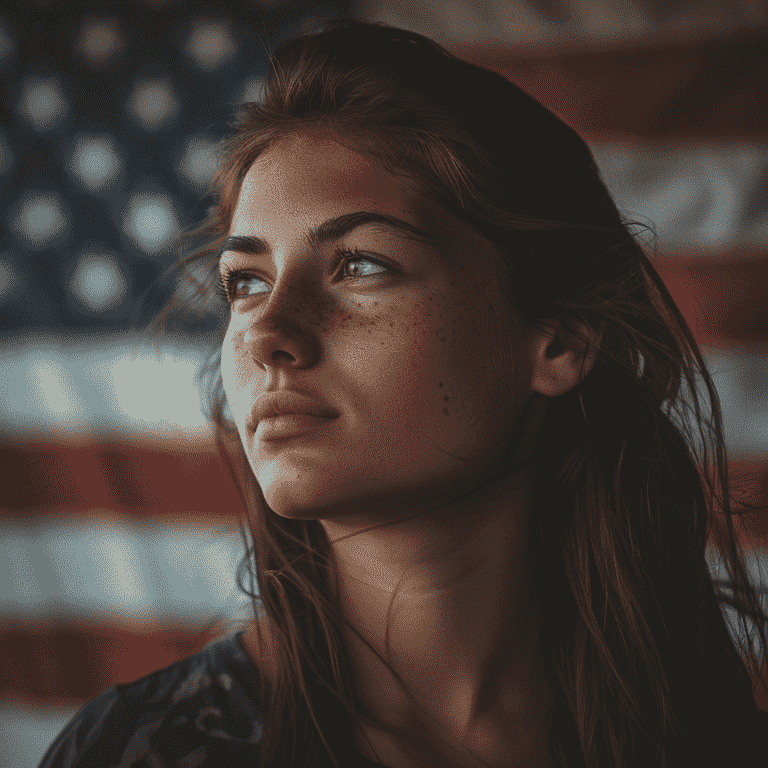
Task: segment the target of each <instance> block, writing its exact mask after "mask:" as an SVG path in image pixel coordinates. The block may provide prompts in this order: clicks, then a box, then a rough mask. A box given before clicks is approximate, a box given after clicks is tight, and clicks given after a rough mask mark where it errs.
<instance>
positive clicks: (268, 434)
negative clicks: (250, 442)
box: [256, 413, 333, 441]
mask: <svg viewBox="0 0 768 768" xmlns="http://www.w3.org/2000/svg"><path fill="white" fill-rule="evenodd" d="M331 421H333V419H330V418H328V417H326V416H310V415H309V414H306V413H284V414H282V415H280V416H270V417H269V418H268V419H262V420H261V421H260V422H259V424H258V426H257V427H256V439H257V440H263V441H269V440H281V439H283V438H285V437H294V436H296V435H303V434H305V433H306V432H312V431H314V430H316V429H318V427H322V426H323V425H324V424H328V423H330V422H331Z"/></svg>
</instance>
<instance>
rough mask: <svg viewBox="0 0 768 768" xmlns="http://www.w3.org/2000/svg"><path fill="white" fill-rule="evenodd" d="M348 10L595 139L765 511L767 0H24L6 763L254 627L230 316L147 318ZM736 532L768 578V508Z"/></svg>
mask: <svg viewBox="0 0 768 768" xmlns="http://www.w3.org/2000/svg"><path fill="white" fill-rule="evenodd" d="M336 16H353V17H356V18H361V19H367V20H372V21H385V22H387V23H390V24H392V25H394V26H398V27H404V28H408V29H412V30H414V31H416V32H419V33H422V34H425V35H427V36H429V37H432V38H433V39H435V40H437V41H438V42H439V43H441V44H443V45H445V46H446V47H448V48H449V49H450V50H451V51H453V52H454V53H456V54H457V55H459V56H461V57H462V58H465V59H467V60H470V61H472V62H474V63H478V64H481V65H483V66H486V67H489V68H492V69H496V70H498V71H500V72H501V73H502V74H504V75H505V76H507V77H508V78H509V79H511V80H512V81H514V82H516V83H517V84H519V85H520V86H521V87H523V88H524V89H525V90H527V91H528V92H530V93H531V94H532V95H533V96H535V97H536V98H537V99H539V100H540V101H541V102H542V103H544V104H545V105H546V106H548V107H549V108H550V109H552V110H553V111H554V112H555V113H557V114H558V115H560V117H562V118H563V119H564V120H565V121H566V122H568V123H569V124H570V125H572V126H573V127H574V128H576V130H578V131H579V132H580V133H581V134H582V135H583V136H584V137H585V139H586V140H587V141H588V142H589V144H590V146H591V147H592V149H593V151H594V154H595V156H596V159H597V161H598V164H599V166H600V168H601V171H602V173H603V176H604V179H605V180H606V183H607V184H608V187H609V188H610V190H611V191H612V193H613V195H614V197H615V199H616V200H617V203H618V204H619V207H620V208H621V209H622V211H624V212H625V213H626V214H627V215H628V216H630V217H631V218H632V219H634V220H640V221H645V222H647V223H648V224H649V225H650V226H652V228H653V230H654V231H655V232H656V234H657V239H656V240H655V241H649V248H650V253H651V255H652V258H653V260H654V264H655V266H656V268H657V269H658V271H659V272H660V274H661V275H662V277H663V278H664V280H665V282H666V284H667V286H668V288H669V290H670V291H671V293H672V295H673V297H674V298H675V299H676V301H677V302H678V305H679V306H680V308H681V310H682V312H683V314H684V315H685V316H686V319H687V320H688V322H689V324H690V325H691V327H692V329H693V331H694V333H695V335H696V337H697V339H698V341H699V342H700V344H701V345H702V349H703V352H704V354H705V357H706V360H707V363H708V365H709V368H710V372H711V373H712V375H713V379H714V382H715V385H716V387H717V390H718V394H719V396H720V398H721V403H722V407H723V415H724V422H725V436H726V441H727V447H728V452H729V459H730V467H731V471H732V472H733V476H734V480H735V481H736V484H737V491H738V492H739V493H740V494H741V495H740V498H742V499H744V500H746V501H749V502H751V503H752V504H756V505H763V504H766V503H768V498H767V497H768V153H767V151H766V150H768V100H766V98H765V94H766V93H768V55H766V54H768V2H756V1H754V0H753V1H751V2H749V1H747V0H744V1H743V2H740V1H738V0H733V1H732V2H722V3H701V4H698V3H673V2H651V1H650V0H626V1H624V2H621V1H618V2H611V3H607V2H593V1H591V0H560V1H557V0H552V1H551V2H546V3H545V2H541V1H540V0H526V1H525V2H509V3H506V2H505V3H499V2H442V1H437V2H425V1H417V0H411V1H408V0H400V1H399V2H357V3H354V2H290V1H289V0H285V1H282V2H281V1H280V0H271V2H266V0H262V1H261V2H256V1H255V0H253V1H252V2H234V1H229V2H226V1H224V0H218V1H217V2H216V3H211V2H181V1H180V0H179V1H176V2H174V1H172V0H143V1H141V0H135V1H134V2H123V3H106V2H77V3H74V2H65V1H63V0H61V1H59V2H53V1H49V2H45V1H44V0H38V2H28V3H23V2H16V3H14V4H6V5H4V6H3V8H2V9H0V109H1V110H2V121H1V122H0V192H1V194H0V334H1V335H0V467H2V483H0V514H2V525H3V535H2V538H1V539H0V613H1V614H2V622H1V623H0V697H1V698H2V701H0V768H8V767H9V766H22V765H23V766H29V765H34V764H35V763H36V761H37V760H38V759H39V758H40V757H41V756H42V754H43V752H44V751H45V749H46V748H47V746H48V744H49V743H50V742H51V740H52V739H53V737H54V736H55V735H56V733H58V731H59V730H60V729H61V727H62V726H63V725H64V723H65V722H67V721H68V720H69V719H70V717H71V716H72V715H73V714H74V712H75V711H76V710H77V709H78V708H79V706H80V705H81V704H82V703H83V702H84V701H86V700H88V699H90V698H93V696H95V695H96V694H97V693H99V692H100V691H102V690H104V689H105V688H107V687H109V686H111V685H113V684H115V683H117V682H124V681H129V680H134V679H136V678H138V677H140V676H143V675H145V674H148V673H149V672H151V671H153V670H155V669H158V668H160V667H162V666H165V665H167V664H170V663H172V662H173V661H175V660H177V659H179V658H183V657H185V656H188V655H190V654H192V653H194V652H196V651H197V650H199V648H201V647H202V646H203V645H204V644H205V642H207V641H208V640H210V639H211V632H215V633H216V634H221V633H222V632H224V631H227V632H228V631H230V629H234V628H236V627H237V626H241V625H242V624H243V623H244V622H245V621H246V620H247V618H248V610H249V604H248V601H247V598H246V597H245V596H244V595H243V594H242V593H240V592H239V591H238V589H237V586H236V583H235V572H236V566H237V563H238V562H239V560H240V557H241V555H242V554H243V551H242V542H241V541H240V533H239V529H238V526H237V518H238V515H239V514H240V512H241V505H240V501H239V498H238V496H237V493H236V491H235V489H234V487H233V485H232V482H231V480H230V478H229V476H228V475H227V474H226V472H225V471H224V470H223V468H222V467H221V466H220V465H219V463H218V462H217V460H216V457H215V453H214V450H213V446H212V444H211V434H210V431H209V428H208V426H207V425H206V422H205V419H204V417H203V415H202V412H201V394H202V393H201V391H200V387H199V385H198V384H196V382H195V373H196V371H197V368H198V367H199V365H200V364H201V363H202V361H203V359H204V355H205V353H206V351H207V347H206V345H205V341H206V339H208V338H209V334H210V332H211V331H212V330H214V329H215V324H216V322H218V320H217V319H216V318H213V317H211V318H209V319H207V320H206V319H203V320H202V321H200V322H198V323H197V324H196V325H195V326H189V327H185V328H183V329H182V330H181V331H180V332H179V333H178V334H176V335H173V336H171V335H169V336H167V337H166V338H165V339H164V341H163V343H162V345H161V347H160V348H159V349H155V348H154V347H153V346H152V344H151V342H149V341H146V340H145V339H144V337H142V336H137V335H136V334H135V333H132V332H131V330H130V329H131V327H132V324H134V323H135V322H136V321H137V319H139V320H141V319H142V318H145V317H146V315H147V313H148V312H151V310H152V308H153V307H156V306H157V304H158V302H159V301H160V300H162V298H163V297H164V296H166V295H167V290H168V286H166V285H164V284H163V283H162V282H161V281H160V282H159V281H158V278H159V276H160V275H161V273H162V272H163V271H164V270H165V268H166V267H167V266H168V265H169V264H170V261H171V258H172V253H171V243H172V241H173V238H174V236H175V235H176V234H177V233H178V232H179V231H180V230H181V229H182V228H183V227H185V226H188V225H190V224H193V223H196V222H197V221H199V220H200V219H202V217H203V215H204V212H205V209H206V207H207V205H208V204H209V201H207V199H206V197H205V189H206V185H207V183H208V182H209V181H210V179H211V177H212V174H213V172H214V171H215V168H216V156H215V151H214V150H215V147H216V143H217V141H218V140H219V139H220V138H221V136H222V135H223V134H224V132H225V130H226V125H227V122H228V121H229V120H230V119H231V117H232V115H233V113H234V110H235V108H236V106H237V104H239V103H240V102H242V101H247V100H255V99H258V98H259V94H260V87H261V82H262V78H263V76H264V74H265V72H266V67H267V61H268V51H269V50H273V49H274V47H275V46H276V45H277V44H278V43H279V42H280V41H281V40H283V39H285V38H287V37H290V36H292V35H294V34H296V33H297V32H299V31H301V30H302V29H305V28H307V27H308V26H309V25H311V24H312V23H314V22H316V21H318V20H320V19H322V18H330V17H336ZM741 529H742V530H743V531H746V532H749V533H750V534H751V535H752V536H754V537H755V540H756V542H757V544H758V547H757V549H756V550H755V551H754V552H748V563H749V566H750V569H751V573H752V574H753V576H754V578H755V580H756V582H758V581H761V582H762V583H764V584H765V583H766V581H767V580H766V577H765V575H764V571H763V574H762V577H761V573H760V564H761V562H762V564H763V566H762V567H763V569H765V549H766V547H768V516H766V513H753V514H749V515H745V516H744V517H743V518H742V523H741ZM714 567H715V566H714V565H713V568H714ZM215 620H218V624H216V625H215V626H216V628H215V629H209V628H210V626H211V624H212V622H214V621H215ZM758 704H759V706H760V707H761V708H763V709H768V700H763V699H761V698H760V693H759V692H758Z"/></svg>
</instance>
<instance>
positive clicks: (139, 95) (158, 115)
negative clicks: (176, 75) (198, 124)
mask: <svg viewBox="0 0 768 768" xmlns="http://www.w3.org/2000/svg"><path fill="white" fill-rule="evenodd" d="M178 109H179V102H178V100H177V99H176V95H175V93H174V90H173V85H172V83H171V81H170V79H169V78H167V77H159V78H153V79H148V80H141V81H138V82H137V83H136V85H135V87H134V89H133V93H132V94H131V97H130V99H129V102H128V110H129V111H130V112H131V113H132V114H133V115H135V116H136V117H137V118H138V120H139V121H140V122H141V124H142V126H143V127H144V128H145V129H146V130H147V131H155V130H157V129H158V128H160V127H161V126H162V125H163V124H164V123H166V122H167V121H168V120H170V119H171V118H172V117H173V116H174V115H175V114H176V112H177V111H178Z"/></svg>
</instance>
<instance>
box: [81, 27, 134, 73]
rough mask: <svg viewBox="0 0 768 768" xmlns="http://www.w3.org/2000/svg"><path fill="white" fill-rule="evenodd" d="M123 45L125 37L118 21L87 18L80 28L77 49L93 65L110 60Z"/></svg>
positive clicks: (96, 65) (99, 64)
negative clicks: (123, 37) (121, 32)
mask: <svg viewBox="0 0 768 768" xmlns="http://www.w3.org/2000/svg"><path fill="white" fill-rule="evenodd" d="M122 47H123V39H122V36H121V34H120V29H119V27H118V24H117V22H116V21H114V20H112V19H87V20H85V21H84V22H83V24H82V27H81V28H80V35H79V37H78V39H77V42H76V43H75V48H76V50H77V51H78V52H79V53H80V55H81V56H83V58H84V59H86V61H88V63H89V64H90V65H91V66H93V67H98V66H101V65H102V64H105V63H106V62H108V61H109V60H110V59H111V58H113V57H114V55H115V54H116V53H117V52H118V51H119V50H120V49H121V48H122Z"/></svg>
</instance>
